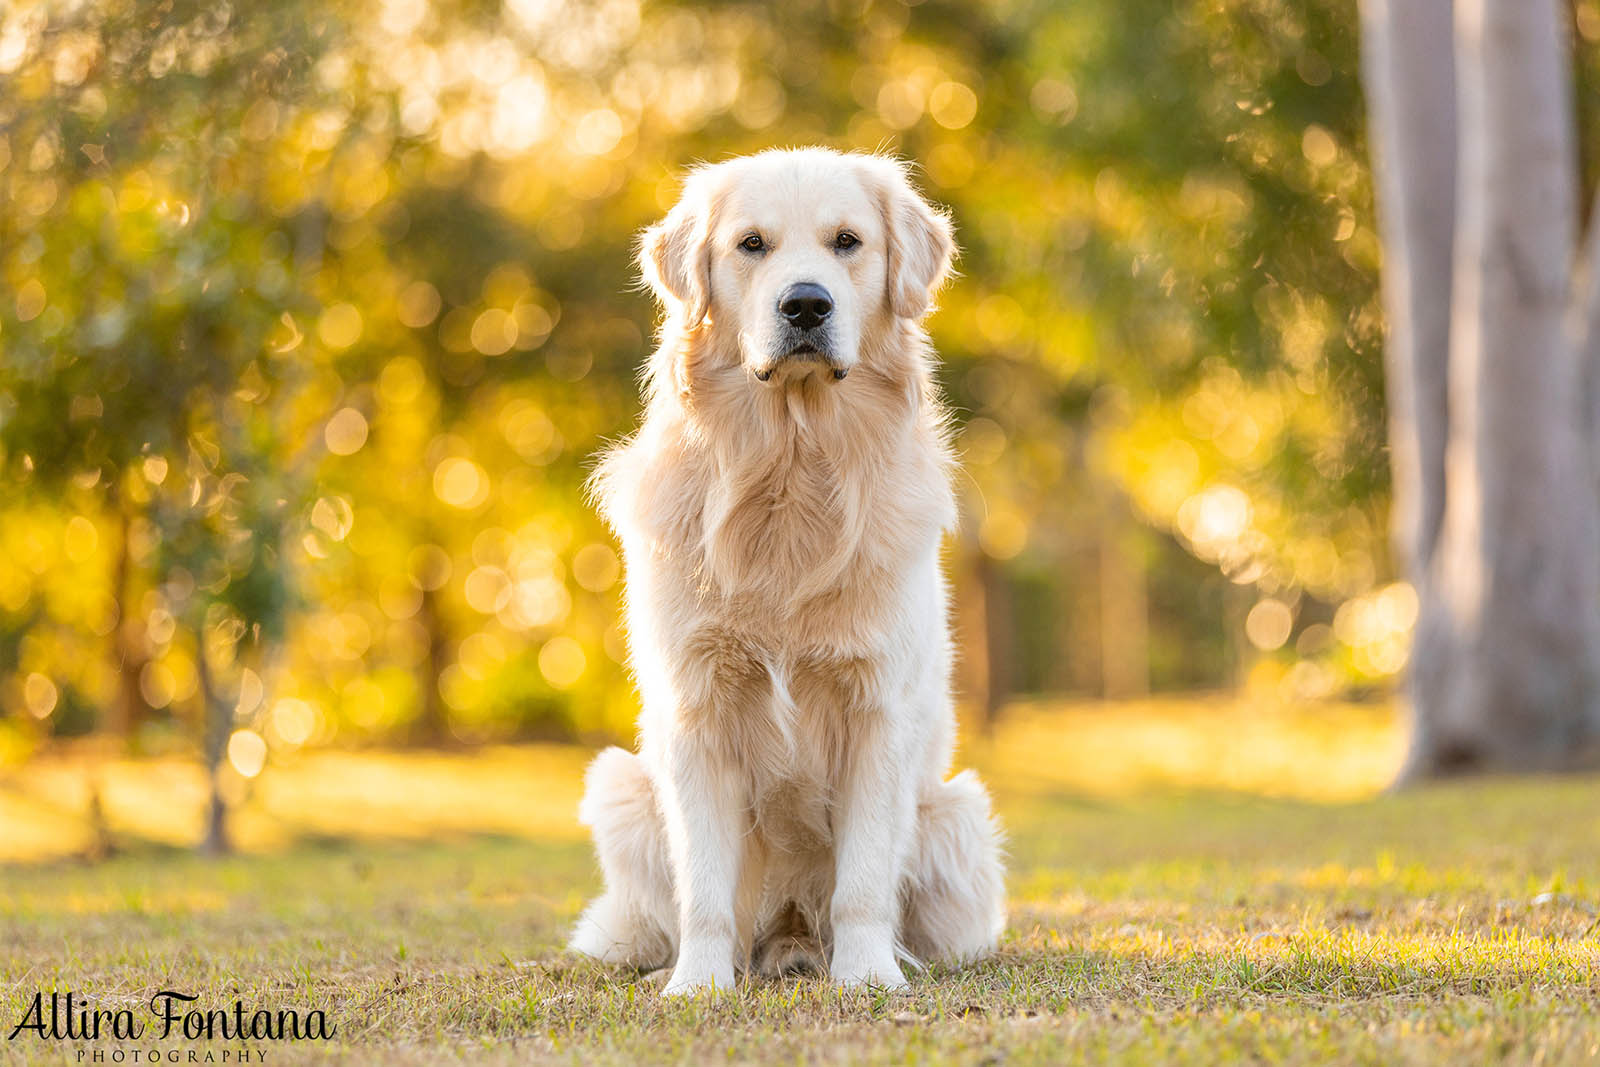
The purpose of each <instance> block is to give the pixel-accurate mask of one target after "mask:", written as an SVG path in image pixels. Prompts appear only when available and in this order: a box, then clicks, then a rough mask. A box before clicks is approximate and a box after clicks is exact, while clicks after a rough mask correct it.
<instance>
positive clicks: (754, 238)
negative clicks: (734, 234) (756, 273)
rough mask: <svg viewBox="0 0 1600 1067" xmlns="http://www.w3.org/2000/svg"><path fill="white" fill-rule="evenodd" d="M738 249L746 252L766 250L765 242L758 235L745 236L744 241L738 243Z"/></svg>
mask: <svg viewBox="0 0 1600 1067" xmlns="http://www.w3.org/2000/svg"><path fill="white" fill-rule="evenodd" d="M739 247H740V248H742V249H744V250H745V251H746V252H765V251H766V250H767V242H765V241H763V240H762V239H761V235H760V234H759V233H752V234H747V235H746V236H745V239H744V240H742V241H740V242H739Z"/></svg>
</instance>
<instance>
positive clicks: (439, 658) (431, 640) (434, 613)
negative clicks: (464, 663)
mask: <svg viewBox="0 0 1600 1067" xmlns="http://www.w3.org/2000/svg"><path fill="white" fill-rule="evenodd" d="M417 618H418V622H420V623H421V625H422V629H423V632H424V633H426V634H427V640H428V648H427V653H426V655H424V656H423V658H422V677H421V678H419V679H418V684H419V686H420V688H421V689H422V708H421V710H420V712H419V714H418V717H417V720H416V723H415V725H414V726H413V728H412V731H411V740H412V743H413V744H417V745H426V746H431V747H439V746H444V745H448V744H450V742H451V740H452V739H453V737H454V735H453V734H452V733H451V732H450V711H449V709H448V708H446V707H445V705H444V694H443V693H441V692H440V691H439V676H440V675H442V674H443V673H444V669H445V668H446V667H448V666H449V665H450V664H449V659H450V642H449V639H448V638H447V637H446V635H445V631H444V620H443V619H441V618H440V617H439V601H438V595H437V594H436V593H435V592H434V590H432V589H425V590H423V592H422V606H421V607H420V608H419V609H418V611H417Z"/></svg>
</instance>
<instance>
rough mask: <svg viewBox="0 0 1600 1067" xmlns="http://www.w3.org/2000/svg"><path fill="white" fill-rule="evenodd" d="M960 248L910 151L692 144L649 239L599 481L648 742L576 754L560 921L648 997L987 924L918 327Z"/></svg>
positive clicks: (944, 502) (895, 978)
mask: <svg viewBox="0 0 1600 1067" xmlns="http://www.w3.org/2000/svg"><path fill="white" fill-rule="evenodd" d="M953 250H954V245H953V243H952V240H951V231H950V224H949V221H948V220H947V219H946V218H945V217H944V216H943V215H942V214H940V213H939V212H938V211H936V210H934V209H933V208H931V207H930V206H929V205H928V204H927V202H926V201H924V200H923V199H922V198H921V197H920V196H919V195H918V194H917V192H916V191H915V190H914V189H913V188H912V186H911V184H910V183H909V181H908V180H907V177H906V172H905V168H904V167H903V166H901V165H900V164H899V163H897V162H895V161H894V160H891V159H887V158H883V157H878V156H869V155H845V154H841V153H838V152H834V151H830V150H826V149H818V148H810V149H804V150H800V151H770V152H763V153H761V154H759V155H755V156H749V157H745V158H741V159H734V160H731V161H729V162H725V163H719V164H716V165H715V166H708V167H704V168H702V169H699V170H697V171H695V172H694V173H693V174H692V175H691V176H690V177H689V179H688V181H687V183H686V185H685V187H684V190H683V195H682V198H681V200H680V201H679V203H678V204H677V206H675V207H674V208H673V209H672V211H671V212H670V213H668V215H667V217H666V218H665V220H663V221H662V222H661V223H659V224H658V225H655V226H653V227H651V228H650V229H648V230H647V231H646V232H645V234H644V239H643V242H642V246H641V253H640V262H641V265H642V267H643V272H644V277H645V279H646V280H647V281H648V282H649V283H650V285H651V287H652V288H653V289H654V290H655V292H656V294H657V295H658V297H659V298H660V300H661V302H662V304H663V305H664V307H665V319H664V323H663V325H662V328H661V332H660V346H659V347H658V348H657V349H656V351H655V353H654V355H653V356H652V357H651V360H650V364H649V368H648V371H647V374H646V383H647V385H646V407H645V413H644V417H643V422H642V425H641V426H640V428H639V431H638V433H637V434H636V435H635V436H634V437H632V438H631V439H629V440H628V441H626V442H625V443H623V444H621V445H619V446H617V447H616V448H613V449H612V450H610V451H609V452H608V453H606V455H605V457H604V459H603V460H602V462H601V464H600V466H599V468H598V470H597V472H596V474H595V478H594V482H593V487H594V491H595V494H596V497H597V499H598V500H599V502H600V505H601V508H602V511H603V512H604V514H605V516H606V518H607V520H608V521H609V522H610V523H611V525H612V527H613V528H614V529H615V530H616V532H617V535H618V538H619V539H620V541H621V543H622V547H623V554H624V558H625V563H626V573H627V620H628V633H629V641H630V654H631V660H632V668H633V672H634V675H635V677H636V679H637V682H638V686H639V691H640V696H641V700H642V705H643V710H642V712H641V716H640V722H639V751H638V753H637V754H634V753H632V752H626V751H624V750H622V749H619V748H612V749H608V750H606V751H605V752H602V753H600V755H599V756H597V757H596V758H595V760H594V763H593V764H592V765H591V766H590V768H589V772H588V776H587V779H586V782H585V792H584V797H583V802H582V804H581V806H580V808H579V815H580V817H581V819H582V820H583V822H584V823H585V824H586V825H588V826H589V827H590V828H591V829H592V830H593V833H594V840H595V846H596V851H597V852H598V854H599V860H600V866H601V868H602V872H603V874H604V876H605V883H606V888H605V892H604V894H603V895H602V896H601V897H599V898H598V899H597V900H595V901H594V902H593V903H592V904H591V905H590V906H589V908H588V910H587V911H586V912H585V913H584V914H583V917H582V918H581V919H580V921H579V923H578V926H577V930H576V931H575V933H574V934H573V938H572V947H573V948H574V949H576V950H578V951H580V952H584V953H587V954H588V955H591V956H594V957H596V958H598V959H600V960H604V961H607V962H611V963H618V964H628V965H631V966H634V967H638V968H641V969H651V968H663V967H668V966H671V967H672V968H673V970H672V973H671V977H670V979H668V981H667V984H666V986H665V989H664V991H665V993H667V994H687V993H694V992H698V991H702V990H708V989H713V988H716V989H728V988H729V987H731V986H732V984H733V982H734V978H735V975H736V974H738V973H739V972H740V971H751V972H754V973H757V974H762V975H776V974H785V973H797V972H804V971H813V972H820V971H821V970H823V969H824V967H826V969H827V971H828V973H829V974H831V976H832V978H833V980H834V981H836V982H838V983H841V984H843V985H846V986H856V985H863V984H871V985H875V986H881V987H888V988H899V987H902V986H904V985H905V982H906V980H905V976H904V974H903V972H902V971H901V963H902V961H905V962H907V963H911V964H913V965H915V964H916V963H917V962H918V961H926V960H932V959H940V958H942V959H953V960H967V959H972V958H974V957H976V956H979V955H981V954H983V953H985V952H987V951H989V950H991V949H992V948H993V947H994V946H995V943H996V941H997V939H998V937H999V934H1000V930H1001V927H1002V926H1003V924H1004V921H1005V913H1004V888H1003V873H1002V869H1001V859H1000V845H999V832H998V829H997V827H996V825H995V822H994V820H993V818H992V817H991V815H990V810H989V798H988V794H987V793H986V792H985V790H984V788H983V786H982V784H981V783H980V782H979V780H978V778H977V777H976V775H974V774H973V773H972V772H970V771H969V772H965V773H962V774H958V775H956V776H955V777H953V778H948V779H947V778H946V775H947V774H948V772H949V767H950V760H951V754H952V749H953V747H954V733H955V720H954V713H953V710H952V705H951V698H950V688H949V686H950V683H949V674H950V665H951V664H950V660H951V647H950V638H949V633H948V626H947V621H946V600H947V595H946V590H945V580H944V576H943V574H942V573H941V571H940V566H939V546H940V540H941V536H942V534H943V533H944V531H946V530H948V529H950V527H951V526H952V524H953V523H954V521H955V516H956V510H955V503H954V498H953V495H952V492H951V487H950V471H951V466H952V459H951V454H950V448H949V444H948V442H947V440H946V431H945V426H946V413H945V409H944V407H943V404H942V402H941V400H940V396H939V392H938V389H937V387H936V385H935V384H934V380H933V375H932V364H933V361H934V353H933V351H932V349H931V348H930V346H929V343H928V337H927V334H926V333H925V332H924V330H923V328H922V326H921V321H922V319H923V318H924V316H925V315H926V314H927V312H928V309H929V306H930V302H931V301H932V298H933V295H934V293H935V292H936V290H937V289H938V288H939V287H940V285H941V284H942V283H943V282H944V280H945V278H946V277H947V276H948V274H949V272H950V260H951V256H952V253H953Z"/></svg>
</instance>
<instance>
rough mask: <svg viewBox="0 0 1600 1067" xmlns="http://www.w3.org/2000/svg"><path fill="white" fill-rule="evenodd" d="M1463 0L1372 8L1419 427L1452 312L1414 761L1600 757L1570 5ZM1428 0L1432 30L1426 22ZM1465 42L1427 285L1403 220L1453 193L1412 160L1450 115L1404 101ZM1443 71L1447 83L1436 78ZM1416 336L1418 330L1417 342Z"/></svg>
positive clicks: (1438, 765)
mask: <svg viewBox="0 0 1600 1067" xmlns="http://www.w3.org/2000/svg"><path fill="white" fill-rule="evenodd" d="M1448 7H1449V5H1448V3H1443V2H1442V0H1389V2H1388V3H1383V2H1376V0H1374V2H1370V3H1368V4H1367V6H1366V14H1367V19H1366V21H1365V24H1364V30H1365V32H1366V33H1367V34H1368V37H1367V42H1368V75H1369V85H1370V86H1371V88H1372V90H1373V91H1372V92H1371V105H1372V107H1373V112H1374V114H1373V118H1374V125H1375V128H1376V131H1377V141H1378V165H1379V168H1380V173H1382V174H1383V179H1382V180H1381V181H1380V186H1379V192H1380V197H1381V198H1382V199H1383V200H1384V202H1385V203H1386V207H1385V208H1384V211H1385V218H1384V224H1385V227H1386V229H1387V230H1388V231H1389V232H1388V234H1387V236H1386V241H1385V247H1386V251H1388V252H1389V255H1390V259H1389V261H1388V262H1387V263H1386V268H1385V269H1386V273H1387V274H1389V275H1390V277H1388V278H1387V279H1386V286H1387V289H1388V292H1389V294H1390V301H1389V310H1390V316H1391V323H1392V328H1393V330H1394V331H1395V333H1396V335H1398V337H1399V338H1400V344H1399V345H1398V348H1399V351H1398V353H1396V354H1394V355H1392V357H1391V359H1392V360H1398V362H1399V367H1398V370H1399V371H1400V372H1401V373H1400V375H1399V377H1398V380H1395V379H1393V378H1392V379H1391V383H1390V388H1391V395H1392V401H1395V402H1396V407H1397V408H1398V411H1397V415H1396V421H1397V422H1398V423H1399V424H1400V427H1401V429H1402V430H1405V429H1406V425H1405V424H1406V419H1407V416H1408V413H1416V412H1418V411H1420V409H1421V408H1422V407H1423V406H1424V405H1423V404H1421V403H1419V399H1420V398H1421V397H1423V396H1424V393H1423V390H1422V386H1421V385H1420V384H1419V382H1420V379H1421V378H1422V377H1423V376H1424V375H1425V374H1426V373H1428V372H1425V371H1424V370H1423V369H1422V365H1421V362H1420V360H1419V359H1418V358H1417V357H1418V354H1419V353H1420V345H1421V344H1422V343H1423V342H1422V341H1421V339H1420V336H1421V331H1422V330H1436V329H1437V321H1436V319H1435V318H1433V317H1432V316H1435V315H1437V314H1438V313H1439V311H1440V309H1441V308H1446V309H1449V316H1450V317H1449V341H1448V345H1447V347H1446V348H1445V351H1446V352H1447V353H1448V354H1447V356H1446V357H1445V359H1446V363H1445V368H1444V369H1445V373H1444V374H1443V380H1444V382H1445V383H1447V387H1448V399H1447V405H1446V407H1447V419H1446V426H1447V429H1446V441H1447V443H1446V446H1445V458H1444V476H1443V480H1442V490H1443V509H1444V510H1443V516H1442V523H1441V524H1440V525H1439V527H1438V533H1437V537H1436V538H1431V539H1430V538H1429V536H1428V530H1427V519H1426V517H1425V516H1426V505H1425V504H1421V505H1420V506H1418V507H1417V508H1416V510H1415V512H1412V511H1410V510H1408V509H1409V508H1410V507H1411V505H1410V504H1408V503H1407V502H1405V501H1404V500H1402V502H1401V508H1400V510H1399V511H1398V512H1397V515H1396V523H1397V526H1396V534H1397V547H1398V548H1399V549H1400V552H1401V554H1402V556H1403V557H1405V559H1406V560H1407V561H1408V564H1409V569H1410V571H1411V574H1412V577H1413V581H1414V582H1415V583H1416V585H1417V587H1418V591H1419V593H1420V595H1421V604H1422V613H1421V617H1420V619H1419V622H1418V628H1417V639H1416V647H1415V650H1414V652H1413V659H1412V677H1411V699H1412V705H1413V708H1412V710H1413V718H1414V730H1413V740H1412V751H1411V754H1410V758H1409V760H1408V765H1407V770H1406V772H1405V774H1406V776H1408V777H1415V776H1422V775H1430V774H1440V773H1451V772H1457V771H1468V770H1489V769H1513V770H1536V769H1556V768H1563V767H1568V766H1574V765H1579V764H1582V763H1585V762H1590V761H1592V760H1593V759H1594V757H1595V754H1596V753H1595V747H1594V746H1595V741H1596V739H1597V738H1600V544H1597V540H1596V534H1597V530H1600V496H1597V494H1596V491H1595V481H1594V470H1593V465H1592V461H1591V457H1590V456H1589V454H1588V442H1587V440H1586V424H1587V420H1588V412H1587V411H1586V410H1585V407H1586V403H1585V399H1584V385H1585V378H1586V376H1585V375H1584V374H1583V373H1582V366H1581V360H1582V354H1583V342H1582V341H1581V340H1580V338H1579V333H1580V331H1579V330H1577V329H1574V327H1573V324H1574V323H1581V322H1584V321H1587V320H1588V318H1589V316H1588V315H1587V314H1585V313H1584V312H1585V311H1586V310H1587V309H1582V308H1576V309H1575V308H1574V307H1573V305H1572V301H1573V299H1574V297H1573V291H1574V286H1573V284H1572V283H1573V277H1572V274H1573V270H1572V268H1573V262H1574V255H1575V252H1576V244H1577V232H1578V212H1577V158H1576V151H1575V133H1574V130H1575V120H1574V113H1573V105H1572V99H1571V85H1570V78H1571V64H1570V57H1569V52H1568V49H1567V42H1566V39H1565V18H1564V9H1563V5H1562V4H1561V2H1560V0H1457V3H1456V5H1455V11H1454V20H1453V32H1447V31H1445V30H1441V29H1440V27H1439V24H1438V22H1437V20H1438V18H1439V10H1440V9H1442V8H1448ZM1423 8H1428V9H1430V11H1431V15H1430V16H1427V17H1430V18H1431V19H1433V20H1435V21H1433V22H1431V23H1429V25H1430V26H1431V27H1432V30H1431V32H1429V31H1427V30H1423V29H1421V28H1419V26H1418V25H1417V23H1416V21H1414V20H1417V19H1420V18H1423V17H1424V16H1423V15H1422V14H1421V12H1422V9H1423ZM1430 37H1431V39H1430ZM1452 40H1453V42H1454V50H1455V55H1454V80H1455V83H1456V90H1455V94H1456V95H1455V99H1456V107H1457V112H1456V114H1457V116H1458V120H1457V123H1456V126H1457V130H1458V137H1457V143H1456V146H1455V147H1454V148H1453V149H1450V150H1449V151H1450V154H1451V156H1452V157H1453V159H1454V160H1455V161H1456V163H1455V167H1456V175H1457V180H1456V183H1455V188H1456V190H1457V192H1456V198H1455V224H1454V240H1453V248H1452V256H1451V259H1452V267H1451V269H1450V271H1449V278H1450V287H1449V292H1448V294H1447V296H1446V297H1444V298H1441V297H1439V296H1438V295H1437V294H1435V295H1434V296H1433V297H1432V298H1431V299H1428V300H1424V299H1423V298H1422V297H1421V295H1420V294H1419V292H1418V289H1417V286H1418V284H1419V278H1420V275H1421V273H1422V272H1424V271H1426V270H1428V269H1429V268H1427V267H1425V266H1424V265H1423V260H1422V258H1421V257H1420V256H1419V255H1418V252H1417V249H1416V247H1415V245H1414V243H1408V242H1410V241H1411V235H1409V234H1396V233H1395V230H1396V229H1405V228H1406V226H1407V225H1408V220H1409V221H1410V222H1412V223H1414V222H1415V218H1416V216H1417V210H1416V204H1417V198H1419V197H1426V196H1428V195H1430V193H1437V190H1429V189H1428V188H1427V187H1426V184H1425V183H1426V181H1427V179H1424V178H1422V177H1421V176H1420V169H1419V167H1418V166H1416V165H1415V164H1416V161H1415V160H1412V165H1411V166H1410V169H1409V170H1408V169H1407V168H1408V165H1407V163H1406V156H1407V153H1408V152H1410V151H1412V150H1414V149H1415V148H1416V146H1415V143H1414V142H1413V141H1411V140H1410V138H1412V137H1415V136H1419V135H1421V134H1423V133H1424V132H1425V131H1426V130H1427V129H1429V128H1431V127H1430V126H1429V122H1428V116H1427V114H1426V113H1425V112H1424V113H1420V114H1419V113H1418V109H1416V108H1413V107H1411V106H1410V104H1409V103H1408V102H1406V101H1402V100H1401V99H1400V97H1401V96H1402V95H1403V94H1404V93H1405V92H1406V87H1405V86H1404V85H1403V84H1400V82H1402V81H1403V79H1404V78H1406V77H1416V76H1418V72H1421V71H1424V70H1427V69H1434V71H1435V72H1434V74H1433V75H1431V76H1430V77H1431V78H1434V79H1437V78H1438V77H1439V74H1438V72H1437V67H1435V68H1428V66H1427V64H1428V63H1429V62H1430V60H1437V58H1438V57H1437V53H1439V52H1441V51H1444V50H1446V48H1447V47H1448V45H1447V42H1450V41H1452ZM1429 86H1430V87H1431V89H1430V91H1432V92H1434V93H1437V91H1438V84H1437V82H1436V81H1431V80H1430V81H1429ZM1408 123H1409V124H1410V125H1409V126H1408V125H1407V124H1408ZM1435 150H1437V149H1435ZM1408 212H1409V214H1408ZM1397 260H1398V262H1397ZM1396 274H1398V275H1399V277H1398V279H1397V278H1396V277H1394V275H1396ZM1435 279H1437V276H1435ZM1434 287H1435V288H1437V285H1435V286H1434ZM1423 305H1425V306H1423ZM1575 312H1576V313H1575ZM1419 316H1421V317H1419ZM1407 331H1417V332H1413V333H1412V334H1411V335H1410V339H1409V343H1410V345H1411V348H1410V349H1409V351H1408V349H1407V343H1408V340H1407ZM1395 370H1396V368H1395V366H1394V364H1393V363H1392V364H1391V373H1393V372H1394V371H1395ZM1406 370H1410V371H1412V372H1413V374H1412V375H1411V376H1410V377H1409V378H1408V377H1407V376H1406V375H1405V373H1404V372H1405V371H1406ZM1435 373H1437V372H1435ZM1429 382H1430V383H1431V385H1433V386H1434V387H1437V385H1438V384H1439V383H1438V381H1437V380H1436V379H1429ZM1408 389H1411V390H1412V393H1411V394H1410V395H1409V396H1408V395H1407V390H1408ZM1418 437H1419V438H1420V437H1421V435H1420V434H1419V435H1418ZM1422 454H1423V446H1422V445H1421V444H1420V442H1419V447H1418V449H1417V453H1416V456H1415V457H1408V456H1406V455H1405V441H1404V440H1403V439H1402V440H1397V441H1396V451H1395V460H1394V462H1395V466H1396V479H1397V483H1398V484H1397V491H1399V492H1401V493H1402V494H1403V493H1404V492H1406V491H1414V490H1415V489H1416V488H1417V486H1418V485H1421V486H1422V489H1423V491H1422V493H1421V494H1420V495H1419V496H1418V497H1417V498H1416V500H1417V501H1426V500H1428V499H1429V496H1428V494H1427V491H1426V487H1427V483H1428V479H1429V476H1430V475H1429V471H1428V467H1427V464H1426V462H1424V461H1421V460H1420V457H1421V455H1422ZM1413 459H1416V460H1417V465H1416V468H1414V469H1411V470H1408V468H1407V465H1408V463H1410V462H1412V461H1413ZM1416 470H1420V471H1421V475H1420V477H1419V478H1418V480H1417V481H1416V482H1413V483H1407V481H1406V478H1407V477H1409V476H1410V475H1412V474H1414V473H1415V472H1416Z"/></svg>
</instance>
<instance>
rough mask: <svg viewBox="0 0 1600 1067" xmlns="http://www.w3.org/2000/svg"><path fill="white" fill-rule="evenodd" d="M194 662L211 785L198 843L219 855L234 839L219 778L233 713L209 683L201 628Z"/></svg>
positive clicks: (207, 662)
mask: <svg viewBox="0 0 1600 1067" xmlns="http://www.w3.org/2000/svg"><path fill="white" fill-rule="evenodd" d="M194 664H195V673H196V674H197V675H198V676H199V690H200V715H201V721H202V729H203V730H204V732H205V743H204V749H203V751H204V756H205V765H206V784H207V785H208V786H209V787H210V789H209V803H208V804H207V807H206V829H205V839H204V840H203V841H202V843H201V846H200V847H201V850H202V851H204V852H205V853H206V854H207V855H211V856H221V855H225V854H227V853H229V852H231V851H233V842H232V840H231V839H230V838H229V836H228V801H227V797H226V796H224V795H223V792H222V782H221V775H222V770H223V764H224V762H225V761H226V760H227V758H228V737H229V735H230V734H232V732H233V714H232V710H231V709H230V708H229V706H228V704H227V703H226V702H225V701H223V700H221V699H219V697H218V695H217V692H216V688H215V687H214V686H213V685H212V681H211V665H210V663H209V661H208V660H207V659H206V639H205V633H204V629H203V628H202V629H201V630H200V631H197V632H196V634H195V650H194Z"/></svg>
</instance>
